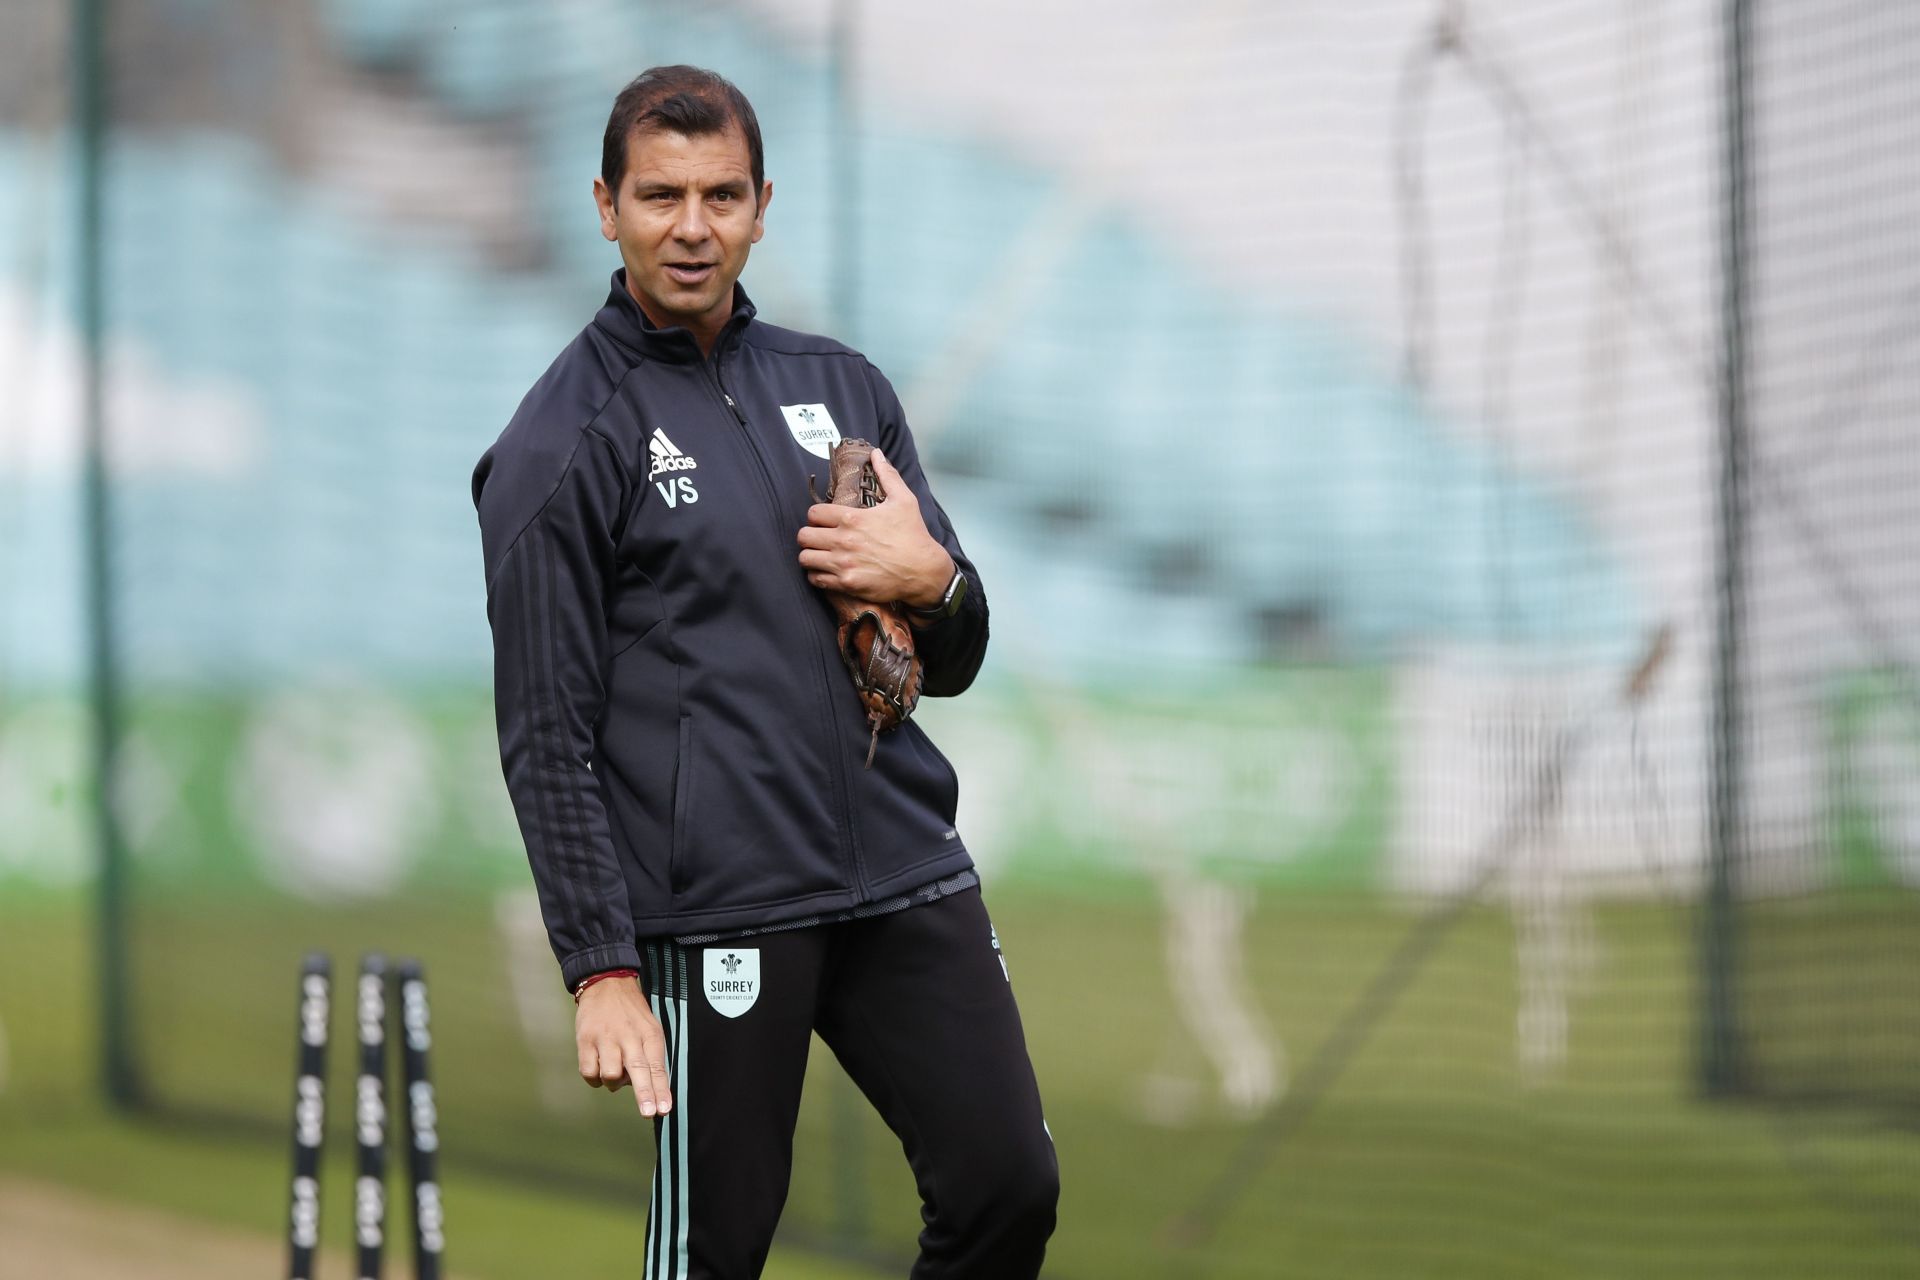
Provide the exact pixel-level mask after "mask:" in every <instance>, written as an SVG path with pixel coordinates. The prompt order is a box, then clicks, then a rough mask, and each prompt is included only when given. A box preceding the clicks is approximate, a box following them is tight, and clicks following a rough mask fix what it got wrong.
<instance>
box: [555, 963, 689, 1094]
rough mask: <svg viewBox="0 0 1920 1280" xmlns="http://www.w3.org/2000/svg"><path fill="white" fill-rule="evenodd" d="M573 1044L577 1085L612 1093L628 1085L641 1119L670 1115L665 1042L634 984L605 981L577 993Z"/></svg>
mask: <svg viewBox="0 0 1920 1280" xmlns="http://www.w3.org/2000/svg"><path fill="white" fill-rule="evenodd" d="M573 1043H574V1047H575V1048H577V1049H578V1050H579V1051H580V1078H581V1079H582V1080H585V1081H586V1082H587V1083H588V1084H590V1085H592V1086H593V1087H594V1088H596V1089H606V1090H608V1091H609V1092H614V1093H617V1092H619V1090H620V1088H621V1086H623V1085H629V1084H630V1085H632V1086H633V1092H634V1094H635V1098H636V1100H637V1101H638V1102H639V1104H640V1114H641V1115H643V1116H652V1115H665V1114H667V1112H669V1111H671V1110H673V1093H672V1091H671V1090H670V1089H668V1088H667V1040H666V1037H665V1036H664V1035H662V1034H661V1032H660V1020H659V1019H658V1018H655V1017H654V1016H653V1010H652V1009H649V1008H648V1007H647V999H646V997H645V996H643V995H641V994H640V983H639V982H638V981H637V980H635V979H633V978H608V979H607V980H605V981H604V982H596V983H594V984H593V985H592V986H590V987H588V988H587V989H586V990H585V991H584V992H582V993H581V995H580V1007H579V1008H578V1009H577V1010H575V1011H574V1015H573Z"/></svg>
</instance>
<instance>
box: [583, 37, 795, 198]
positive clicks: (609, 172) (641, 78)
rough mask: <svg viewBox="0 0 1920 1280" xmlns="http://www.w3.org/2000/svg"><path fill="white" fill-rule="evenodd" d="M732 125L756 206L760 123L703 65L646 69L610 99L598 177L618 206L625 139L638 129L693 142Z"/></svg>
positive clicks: (740, 96)
mask: <svg viewBox="0 0 1920 1280" xmlns="http://www.w3.org/2000/svg"><path fill="white" fill-rule="evenodd" d="M736 126H737V127H738V128H739V130H740V132H741V133H742V134H744V135H746V139H747V159H748V163H749V165H750V167H751V168H752V170H753V200H754V203H755V204H756V205H757V204H758V203H759V202H760V190H761V188H762V187H763V186H765V185H766V180H767V175H766V168H767V158H766V152H765V150H764V148H762V146H761V144H760V121H759V120H758V119H757V118H755V116H754V114H753V104H752V103H751V102H748V101H747V95H746V94H744V93H741V92H740V90H738V89H736V88H735V87H734V86H733V82H732V81H730V80H728V79H727V78H726V77H725V76H722V75H719V74H717V73H715V72H712V71H708V70H706V69H705V68H704V67H689V66H684V65H676V66H671V67H649V68H648V69H647V70H645V71H642V72H641V73H640V74H639V75H637V76H635V77H634V78H633V79H632V80H631V81H630V82H628V84H627V87H626V88H624V89H622V90H621V91H620V93H619V96H618V97H616V98H614V100H613V114H611V115H609V116H608V117H607V136H606V137H605V139H604V140H602V142H601V144H600V177H601V179H602V180H603V181H604V182H605V183H606V184H607V190H608V191H609V192H610V193H611V194H612V196H613V198H614V200H615V201H616V202H617V201H618V200H619V199H620V184H621V183H622V182H624V181H625V180H626V176H627V139H628V138H629V137H631V136H632V135H633V133H634V131H635V130H637V129H665V130H668V131H669V132H672V133H682V134H685V135H686V136H687V137H689V138H698V137H702V136H704V135H707V134H714V133H725V132H726V131H727V130H728V129H729V128H733V127H736Z"/></svg>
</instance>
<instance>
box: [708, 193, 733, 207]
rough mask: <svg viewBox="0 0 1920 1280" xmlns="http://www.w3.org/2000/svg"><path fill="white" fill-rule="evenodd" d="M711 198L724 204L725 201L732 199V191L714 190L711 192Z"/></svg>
mask: <svg viewBox="0 0 1920 1280" xmlns="http://www.w3.org/2000/svg"><path fill="white" fill-rule="evenodd" d="M713 198H714V199H715V200H718V201H720V202H721V203H723V204H724V203H725V202H727V201H729V200H731V199H733V198H734V197H733V192H731V191H716V192H714V193H713Z"/></svg>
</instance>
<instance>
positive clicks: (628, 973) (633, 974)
mask: <svg viewBox="0 0 1920 1280" xmlns="http://www.w3.org/2000/svg"><path fill="white" fill-rule="evenodd" d="M639 976H640V971H639V970H638V969H608V970H606V971H604V972H602V973H596V974H592V975H590V976H589V977H587V978H585V979H584V980H582V981H581V983H580V985H579V986H577V987H575V988H574V989H573V1002H574V1003H575V1004H579V1003H580V997H581V996H583V995H585V994H587V988H588V987H590V986H592V985H593V984H594V983H596V982H599V981H601V980H603V979H606V978H637V977H639Z"/></svg>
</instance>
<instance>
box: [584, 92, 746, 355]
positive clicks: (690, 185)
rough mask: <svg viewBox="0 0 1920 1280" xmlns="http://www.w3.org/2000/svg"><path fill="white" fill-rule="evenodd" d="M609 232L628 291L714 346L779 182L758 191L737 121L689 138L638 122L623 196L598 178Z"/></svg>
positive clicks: (662, 318) (649, 310) (661, 318)
mask: <svg viewBox="0 0 1920 1280" xmlns="http://www.w3.org/2000/svg"><path fill="white" fill-rule="evenodd" d="M593 195H594V199H595V200H596V201H597V202H598V203H599V205H600V234H602V235H604V236H605V237H606V238H607V239H609V240H611V241H613V242H615V243H616V244H618V245H619V246H620V258H621V261H623V262H625V263H626V266H627V290H628V292H630V293H632V294H633V297H634V301H636V302H638V303H639V304H640V309H641V310H642V311H644V312H646V314H647V318H648V319H649V320H651V321H653V322H654V323H655V324H656V325H659V326H660V327H662V328H667V327H670V326H673V325H680V326H683V327H685V328H687V329H690V330H692V331H693V333H694V336H695V337H696V338H699V339H700V341H701V344H702V345H703V346H706V345H709V344H710V343H711V342H712V340H713V337H714V336H715V335H716V334H718V333H719V331H720V328H721V326H723V325H725V324H726V322H727V317H728V316H729V315H731V314H732V312H733V282H734V281H735V280H738V279H739V278H740V272H741V269H742V268H744V267H745V266H746V265H747V253H748V251H749V250H750V249H751V248H752V247H753V245H754V244H755V243H757V242H758V241H759V239H760V236H761V235H762V233H764V232H765V230H766V216H767V204H768V202H769V201H771V200H772V199H773V184H772V183H771V182H769V183H765V184H764V185H763V186H762V188H761V190H759V191H758V192H756V191H755V190H754V189H753V170H752V168H751V160H750V159H749V157H748V155H747V140H746V137H745V135H743V134H742V133H741V132H740V130H739V129H738V128H729V129H728V130H727V131H726V132H724V133H713V134H702V135H701V136H699V137H693V138H690V137H687V136H686V135H685V134H679V133H670V132H667V131H664V130H660V129H636V130H635V131H634V132H633V134H632V135H631V136H629V137H628V139H627V172H626V174H625V176H624V177H623V178H622V179H621V189H620V192H619V197H620V198H619V199H618V200H617V201H616V200H614V199H613V193H612V192H610V191H608V190H607V184H606V182H605V181H604V180H603V179H600V178H595V179H594V180H593Z"/></svg>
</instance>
